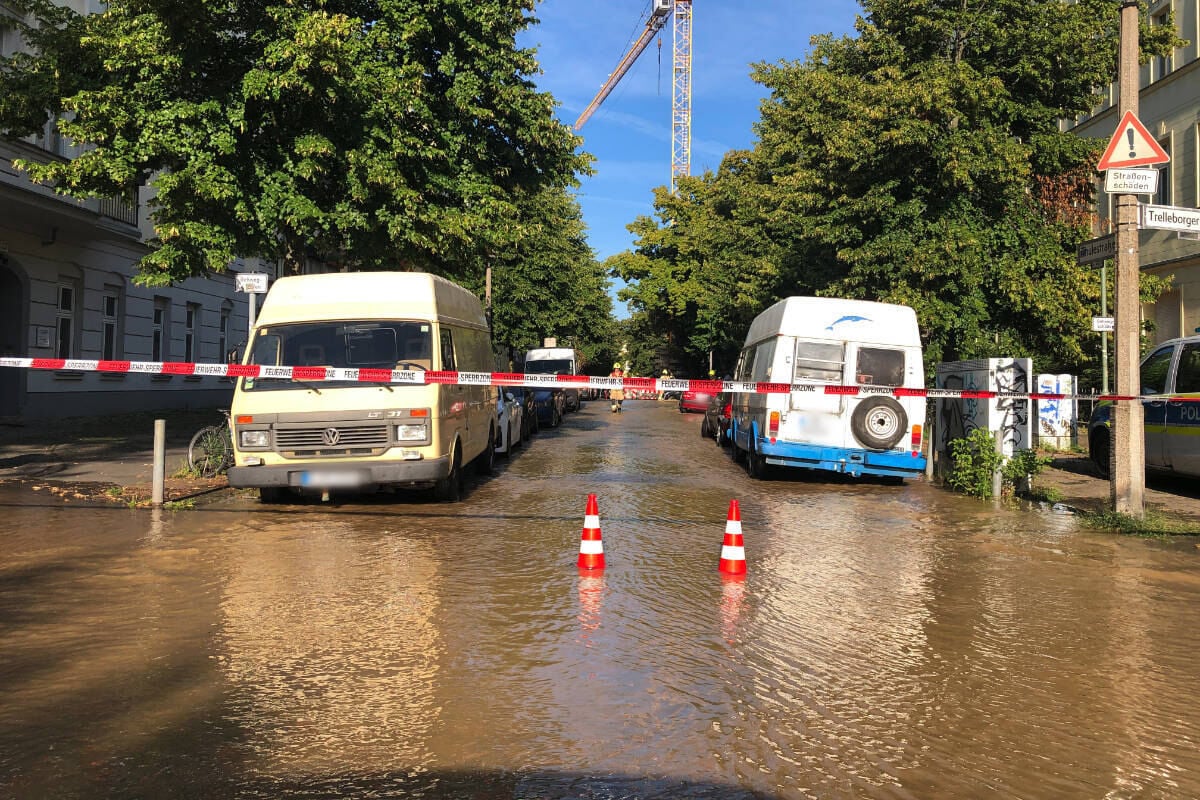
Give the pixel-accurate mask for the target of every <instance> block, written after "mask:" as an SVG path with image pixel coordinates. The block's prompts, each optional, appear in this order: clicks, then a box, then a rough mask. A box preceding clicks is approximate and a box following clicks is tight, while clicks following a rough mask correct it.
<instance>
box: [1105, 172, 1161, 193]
mask: <svg viewBox="0 0 1200 800" xmlns="http://www.w3.org/2000/svg"><path fill="white" fill-rule="evenodd" d="M1104 191H1106V192H1108V193H1109V194H1154V193H1155V192H1157V191H1158V170H1156V169H1110V170H1108V171H1107V172H1105V173H1104Z"/></svg>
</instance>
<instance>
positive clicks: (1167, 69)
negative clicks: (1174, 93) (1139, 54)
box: [1150, 6, 1172, 81]
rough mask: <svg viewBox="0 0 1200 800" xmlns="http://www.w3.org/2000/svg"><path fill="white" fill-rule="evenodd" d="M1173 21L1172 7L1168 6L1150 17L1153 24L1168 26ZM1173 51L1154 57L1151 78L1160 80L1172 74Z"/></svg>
mask: <svg viewBox="0 0 1200 800" xmlns="http://www.w3.org/2000/svg"><path fill="white" fill-rule="evenodd" d="M1170 22H1171V8H1170V6H1168V7H1167V8H1165V9H1163V11H1162V12H1161V13H1159V14H1154V15H1153V16H1151V17H1150V24H1151V25H1159V26H1166V25H1168V24H1170ZM1171 56H1172V54H1171V53H1167V54H1166V55H1165V56H1155V58H1154V74H1153V75H1151V76H1150V79H1151V80H1155V81H1156V80H1159V79H1160V78H1165V77H1167V76H1168V75H1170V74H1171Z"/></svg>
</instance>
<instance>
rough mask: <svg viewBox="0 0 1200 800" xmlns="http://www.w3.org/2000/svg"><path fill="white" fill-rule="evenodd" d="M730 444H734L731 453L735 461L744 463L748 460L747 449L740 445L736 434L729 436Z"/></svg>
mask: <svg viewBox="0 0 1200 800" xmlns="http://www.w3.org/2000/svg"><path fill="white" fill-rule="evenodd" d="M729 442H730V444H732V445H733V452H732V453H730V454H729V455H730V456H731V457H732V458H733V463H735V464H743V463H745V461H746V451H745V450H743V449H742V448H741V447H740V446H738V443H737V439H736V438H735V437H734V436H732V435H731V436H730V437H729Z"/></svg>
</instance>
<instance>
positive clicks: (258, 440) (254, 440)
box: [238, 431, 271, 447]
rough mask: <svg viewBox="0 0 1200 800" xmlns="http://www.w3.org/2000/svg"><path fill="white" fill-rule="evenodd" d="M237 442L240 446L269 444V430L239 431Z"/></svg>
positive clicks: (264, 445) (265, 445) (266, 445)
mask: <svg viewBox="0 0 1200 800" xmlns="http://www.w3.org/2000/svg"><path fill="white" fill-rule="evenodd" d="M238 442H239V444H240V445H241V446H242V447H268V446H270V444H271V432H270V431H239V432H238Z"/></svg>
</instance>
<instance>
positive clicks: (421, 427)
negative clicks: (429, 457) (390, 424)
mask: <svg viewBox="0 0 1200 800" xmlns="http://www.w3.org/2000/svg"><path fill="white" fill-rule="evenodd" d="M425 430H426V428H425V423H424V422H403V423H401V424H399V425H397V426H396V441H398V442H423V441H425V439H426V438H427V434H426V433H425Z"/></svg>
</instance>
